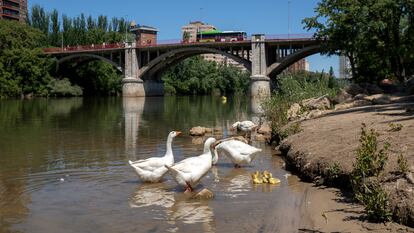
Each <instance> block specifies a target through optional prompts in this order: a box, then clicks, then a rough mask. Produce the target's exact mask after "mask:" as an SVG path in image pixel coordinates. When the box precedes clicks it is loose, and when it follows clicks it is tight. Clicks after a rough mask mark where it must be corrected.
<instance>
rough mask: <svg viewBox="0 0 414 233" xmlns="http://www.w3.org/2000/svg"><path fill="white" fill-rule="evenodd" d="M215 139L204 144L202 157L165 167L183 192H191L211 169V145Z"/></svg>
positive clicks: (209, 139) (210, 139)
mask: <svg viewBox="0 0 414 233" xmlns="http://www.w3.org/2000/svg"><path fill="white" fill-rule="evenodd" d="M214 142H216V139H215V138H208V139H207V140H206V141H205V143H204V152H203V154H202V155H199V156H196V157H191V158H187V159H184V160H182V161H180V162H178V163H176V164H174V165H173V166H170V165H165V167H166V168H168V171H169V172H170V173H171V175H172V176H173V177H174V179H175V181H176V182H177V183H178V184H179V185H181V186H184V187H185V188H186V190H185V191H190V192H192V191H193V190H194V189H193V187H195V185H197V184H198V183H199V182H200V179H201V178H203V176H205V175H206V174H207V172H208V171H209V170H210V168H211V162H212V158H213V156H214V155H213V149H212V148H211V147H212V145H213V143H214Z"/></svg>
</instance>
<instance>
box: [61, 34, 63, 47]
mask: <svg viewBox="0 0 414 233" xmlns="http://www.w3.org/2000/svg"><path fill="white" fill-rule="evenodd" d="M61 36H62V37H61V42H62V50H63V31H62V32H61Z"/></svg>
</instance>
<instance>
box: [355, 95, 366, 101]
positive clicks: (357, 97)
mask: <svg viewBox="0 0 414 233" xmlns="http://www.w3.org/2000/svg"><path fill="white" fill-rule="evenodd" d="M367 96H368V95H365V94H358V95H356V96H355V97H354V100H363V99H365V98H366V97H367Z"/></svg>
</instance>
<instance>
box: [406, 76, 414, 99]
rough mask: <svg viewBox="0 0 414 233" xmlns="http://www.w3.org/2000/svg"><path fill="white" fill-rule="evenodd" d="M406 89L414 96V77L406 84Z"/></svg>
mask: <svg viewBox="0 0 414 233" xmlns="http://www.w3.org/2000/svg"><path fill="white" fill-rule="evenodd" d="M405 89H406V92H407V94H409V95H414V76H412V77H411V78H410V79H408V80H407V81H406V82H405Z"/></svg>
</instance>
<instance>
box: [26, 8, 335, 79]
mask: <svg viewBox="0 0 414 233" xmlns="http://www.w3.org/2000/svg"><path fill="white" fill-rule="evenodd" d="M28 2H29V7H31V6H33V5H36V4H37V5H40V6H42V7H44V8H45V9H46V10H48V11H50V10H53V9H57V10H58V11H59V13H60V14H66V15H68V16H77V15H80V14H81V13H84V14H85V15H92V16H94V17H97V16H98V15H106V16H108V17H109V18H111V17H124V18H127V19H128V20H130V21H132V20H134V21H135V22H136V23H137V24H144V25H148V26H153V27H156V28H158V30H159V32H158V39H159V40H168V39H179V38H181V26H183V25H185V24H188V23H189V22H190V21H195V20H202V21H203V22H206V23H209V24H212V25H214V26H215V27H217V28H218V29H220V30H241V31H246V32H247V34H248V35H251V34H258V33H260V34H262V33H263V34H267V35H272V34H288V33H289V31H290V33H291V34H301V33H309V32H308V31H306V30H305V29H303V24H302V23H301V22H302V19H303V18H305V17H311V16H314V15H315V13H314V8H315V7H316V6H317V3H318V0H290V4H289V3H288V2H289V0H256V1H250V0H146V1H143V0H117V1H114V0H28ZM289 5H290V7H289ZM289 9H290V10H289ZM289 12H290V14H289ZM289 15H290V17H289ZM289 22H290V23H289ZM289 25H290V27H289ZM289 28H290V30H289ZM307 59H308V61H309V63H310V69H311V70H312V71H321V70H325V71H328V70H329V68H330V67H331V66H332V67H333V68H334V70H335V74H336V75H337V74H338V66H339V61H338V57H325V56H323V57H322V56H320V55H313V56H311V57H308V58H307Z"/></svg>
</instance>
